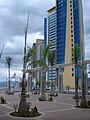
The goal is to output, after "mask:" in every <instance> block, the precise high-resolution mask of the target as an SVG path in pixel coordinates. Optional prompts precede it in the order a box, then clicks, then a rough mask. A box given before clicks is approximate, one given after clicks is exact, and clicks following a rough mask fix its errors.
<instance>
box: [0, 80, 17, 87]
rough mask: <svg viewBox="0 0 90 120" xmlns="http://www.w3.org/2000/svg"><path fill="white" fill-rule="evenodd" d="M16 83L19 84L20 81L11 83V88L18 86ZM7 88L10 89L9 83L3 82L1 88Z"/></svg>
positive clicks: (0, 83)
mask: <svg viewBox="0 0 90 120" xmlns="http://www.w3.org/2000/svg"><path fill="white" fill-rule="evenodd" d="M16 83H18V81H16V82H15V81H11V87H14V86H15V85H16ZM5 87H8V81H7V82H6V81H3V82H0V88H5Z"/></svg>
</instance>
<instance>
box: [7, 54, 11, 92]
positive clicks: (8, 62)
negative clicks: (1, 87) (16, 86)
mask: <svg viewBox="0 0 90 120" xmlns="http://www.w3.org/2000/svg"><path fill="white" fill-rule="evenodd" d="M12 61H13V59H12V57H10V56H7V57H6V64H7V65H8V94H11V87H10V67H11V63H12Z"/></svg>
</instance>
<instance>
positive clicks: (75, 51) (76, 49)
mask: <svg viewBox="0 0 90 120" xmlns="http://www.w3.org/2000/svg"><path fill="white" fill-rule="evenodd" d="M72 54H73V58H72V59H73V62H74V64H75V98H76V99H77V98H78V76H77V74H78V73H77V69H78V66H79V62H80V55H79V54H80V47H79V45H78V44H75V46H74V48H73V49H72Z"/></svg>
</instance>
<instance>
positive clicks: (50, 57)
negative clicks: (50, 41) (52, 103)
mask: <svg viewBox="0 0 90 120" xmlns="http://www.w3.org/2000/svg"><path fill="white" fill-rule="evenodd" d="M55 58H56V50H52V51H50V53H49V55H48V60H49V63H50V65H51V80H52V81H51V93H50V95H53V94H54V91H53V78H52V76H53V72H52V70H53V65H54V64H55Z"/></svg>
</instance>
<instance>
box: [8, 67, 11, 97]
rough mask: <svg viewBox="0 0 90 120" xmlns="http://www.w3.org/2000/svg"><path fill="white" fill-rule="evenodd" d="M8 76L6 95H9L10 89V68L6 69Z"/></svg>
mask: <svg viewBox="0 0 90 120" xmlns="http://www.w3.org/2000/svg"><path fill="white" fill-rule="evenodd" d="M8 74H9V80H8V94H9V95H10V94H11V88H10V67H9V68H8Z"/></svg>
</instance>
